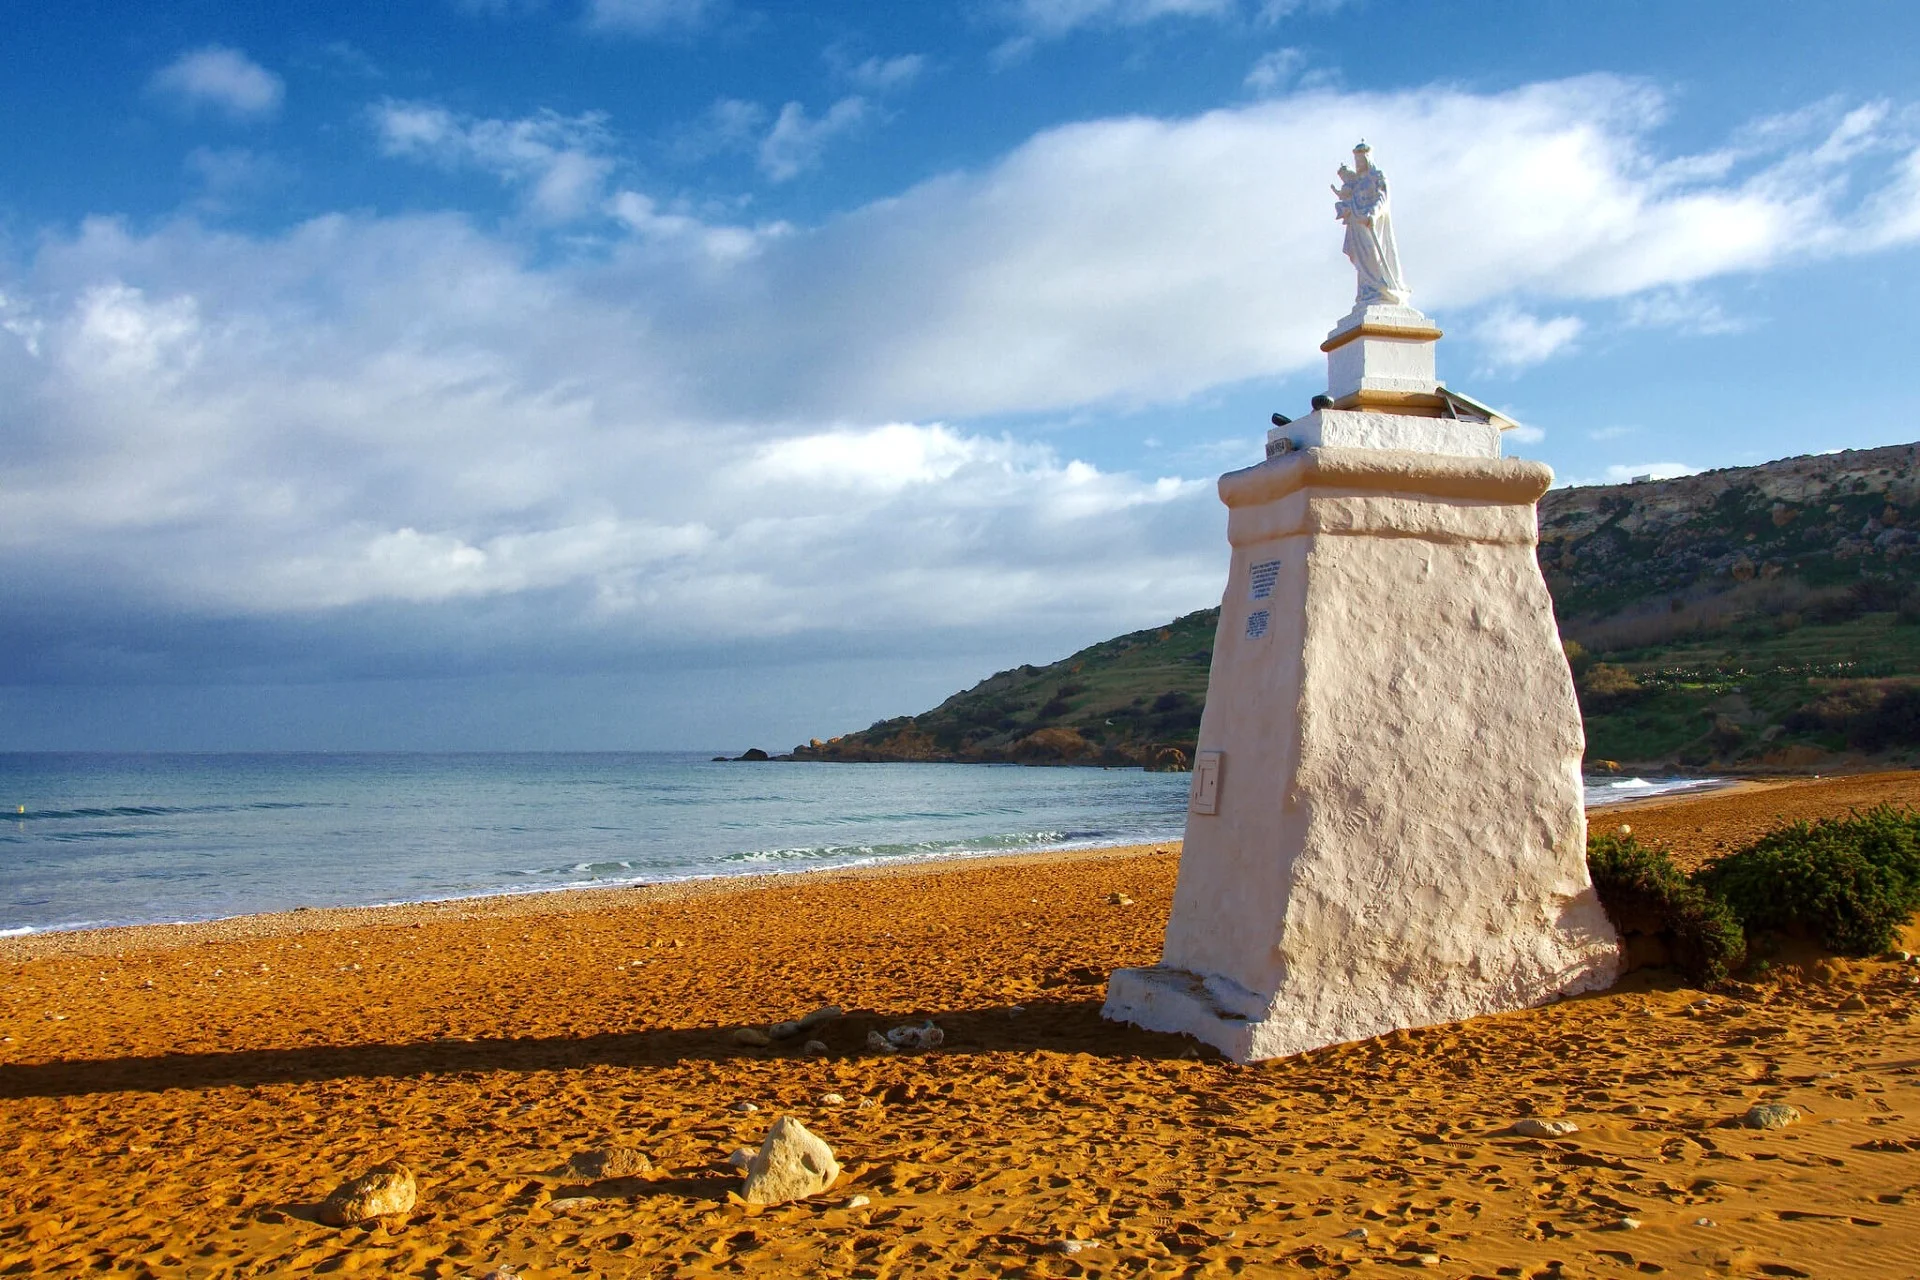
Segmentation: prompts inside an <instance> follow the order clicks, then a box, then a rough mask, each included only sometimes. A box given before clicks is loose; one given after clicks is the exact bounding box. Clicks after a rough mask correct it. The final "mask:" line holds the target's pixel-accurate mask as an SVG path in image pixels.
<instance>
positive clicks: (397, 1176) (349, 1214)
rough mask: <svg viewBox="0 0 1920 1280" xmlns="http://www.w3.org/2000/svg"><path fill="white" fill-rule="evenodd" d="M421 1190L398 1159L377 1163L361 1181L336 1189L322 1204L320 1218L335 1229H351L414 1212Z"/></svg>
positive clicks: (348, 1182)
mask: <svg viewBox="0 0 1920 1280" xmlns="http://www.w3.org/2000/svg"><path fill="white" fill-rule="evenodd" d="M418 1196H419V1190H418V1188H417V1187H416V1185H415V1183H414V1180H413V1173H412V1172H411V1171H410V1170H409V1169H408V1168H407V1166H405V1165H403V1164H401V1163H400V1162H399V1161H397V1160H389V1161H386V1162H385V1163H383V1164H377V1165H375V1166H373V1168H371V1169H369V1170H367V1171H366V1172H365V1173H363V1174H361V1175H360V1176H359V1177H357V1178H349V1179H347V1181H345V1182H343V1183H341V1184H340V1185H339V1186H338V1187H335V1188H334V1190H333V1193H332V1194H331V1195H329V1196H328V1197H327V1198H326V1199H325V1200H323V1201H321V1202H320V1208H319V1211H318V1214H317V1216H318V1217H319V1219H320V1221H322V1222H324V1223H326V1224H327V1225H329V1226H334V1227H351V1226H353V1225H355V1224H356V1223H361V1222H371V1221H372V1220H373V1219H375V1218H385V1217H390V1216H394V1215H397V1214H402V1213H409V1212H411V1211H412V1209H413V1206H414V1203H415V1201H416V1200H417V1199H418Z"/></svg>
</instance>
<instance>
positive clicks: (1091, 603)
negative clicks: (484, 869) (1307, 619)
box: [0, 0, 1920, 751]
mask: <svg viewBox="0 0 1920 1280" xmlns="http://www.w3.org/2000/svg"><path fill="white" fill-rule="evenodd" d="M4 22H5V24H6V28H7V31H6V45H7V48H8V63H9V67H8V74H7V75H6V76H5V77H0V118H4V119H5V121H6V122H7V125H6V128H4V129H0V750H195V751H228V750H233V751H246V750H575V749H578V750H599V749H639V750H651V749H681V748H685V749H709V748H711V749H716V750H717V749H730V750H739V749H743V748H745V747H747V746H750V745H753V746H762V747H766V748H768V749H774V750H778V749H782V748H785V747H788V746H791V745H792V744H794V743H796V742H801V741H804V740H805V739H807V738H809V737H813V736H820V737H826V736H830V735H832V734H836V733H842V732H846V731H848V730H851V729H857V728H862V727H864V726H866V725H867V724H869V723H870V722H872V721H874V720H876V719H879V718H882V717H887V716H893V715H900V714H906V713H911V712H914V711H917V710H921V709H924V708H925V707H928V706H931V705H933V704H935V703H937V702H939V701H940V700H941V699H942V698H944V697H945V696H946V695H947V694H949V693H951V692H953V691H955V690H957V689H959V688H963V687H965V686H968V685H971V684H972V683H973V682H975V681H976V680H978V679H980V678H982V677H984V676H986V675H988V674H991V673H992V672H994V671H996V670H1000V669H1003V668H1006V667H1010V666H1016V665H1019V664H1020V663H1023V662H1035V663H1040V662H1047V661H1051V660H1053V659H1056V658H1059V657H1061V656H1064V655H1065V654H1067V653H1069V652H1071V651H1072V650H1074V649H1076V648H1078V647H1081V646H1083V645H1085V644H1089V643H1092V642H1094V641H1097V640H1101V639H1104V638H1106V637H1108V636H1112V635H1115V634H1118V633H1121V632H1124V631H1128V630H1134V629H1138V628H1141V627H1146V626H1152V625H1155V624H1158V623H1160V622H1164V621H1166V620H1167V619H1169V618H1172V617H1174V616H1177V615H1179V614H1182V613H1186V612H1189V611H1191V610H1194V609H1199V608H1204V607H1207V606H1209V605H1212V604H1215V603H1217V602H1218V599H1219V594H1220V591H1221V587H1222V583H1223V581H1224V577H1225V569H1226V561H1227V553H1226V542H1225V518H1224V510H1223V508H1221V506H1220V504H1219V502H1218V499H1217V497H1216V496H1215V492H1214V482H1215V479H1216V478H1217V476H1218V475H1219V474H1220V473H1221V472H1223V471H1226V470H1231V469H1234V468H1237V467H1241V466H1246V465H1251V464H1253V463H1255V462H1257V461H1259V459H1260V457H1261V445H1262V441H1263V438H1264V432H1265V428H1266V425H1267V420H1268V415H1269V414H1271V413H1272V412H1274V411H1276V410H1278V411H1281V412H1284V413H1287V414H1289V415H1290V416H1297V415H1298V414H1300V413H1302V412H1304V411H1305V409H1306V404H1307V401H1308V399H1309V398H1310V397H1311V396H1312V395H1314V394H1315V393H1316V392H1318V391H1320V390H1322V389H1323V386H1324V379H1325V372H1324V357H1323V356H1322V355H1321V353H1320V352H1319V350H1318V344H1319V342H1320V341H1321V339H1322V338H1323V337H1324V336H1325V334H1326V332H1327V330H1328V329H1329V328H1330V327H1331V326H1332V324H1333V323H1334V321H1335V320H1337V319H1338V318H1339V317H1340V316H1342V315H1343V314H1345V312H1346V311H1347V310H1348V309H1349V307H1350V305H1351V302H1352V291H1353V288H1354V277H1353V271H1352V268H1351V266H1350V264H1349V263H1348V262H1347V261H1346V259H1345V258H1344V257H1342V256H1341V253H1340V242H1341V228H1340V227H1339V225H1338V224H1337V223H1336V222H1335V220H1334V217H1333V211H1332V200H1333V196H1332V194H1331V192H1330V191H1329V190H1328V187H1329V184H1330V183H1331V182H1332V181H1333V180H1334V170H1335V168H1336V167H1337V166H1338V165H1339V164H1340V163H1342V162H1343V161H1345V160H1347V159H1348V154H1347V153H1348V150H1349V148H1351V147H1352V145H1353V144H1354V142H1356V141H1357V140H1359V139H1361V138H1364V139H1365V140H1366V141H1367V142H1368V143H1369V144H1370V145H1371V146H1372V148H1373V158H1374V159H1375V161H1376V162H1377V163H1378V164H1379V165H1380V167H1381V168H1382V169H1383V170H1384V171H1385V172H1386V174H1387V176H1388V179H1389V181H1390V184H1391V189H1392V192H1393V208H1394V223H1395V229H1396V233H1397V235H1398V238H1399V246H1400V257H1401V262H1402V264H1403V267H1404V268H1405V272H1406V275H1407V277H1408V281H1409V283H1410V285H1411V287H1412V289H1413V295H1414V296H1413V302H1414V304H1415V305H1416V306H1419V307H1420V308H1421V309H1423V310H1424V311H1426V312H1427V314H1429V315H1430V316H1432V317H1433V318H1434V319H1435V320H1436V322H1437V323H1438V324H1439V325H1440V326H1441V327H1442V328H1443V329H1444V330H1445V331H1446V333H1447V337H1446V338H1445V339H1443V340H1442V342H1441V344H1440V347H1439V362H1440V369H1441V377H1442V379H1443V380H1444V381H1446V382H1447V383H1448V385H1450V386H1453V387H1456V388H1459V389H1461V390H1463V391H1466V392H1468V393H1469V394H1472V395H1474V396H1476V397H1477V398H1479V399H1481V400H1485V401H1488V402H1490V403H1492V404H1495V405H1497V406H1499V407H1500V408H1502V409H1503V410H1504V411H1506V412H1507V413H1509V414H1510V415H1511V416H1513V417H1514V418H1515V419H1516V420H1518V421H1519V422H1521V423H1522V424H1524V425H1523V426H1522V427H1521V428H1520V429H1518V430H1516V431H1513V432H1510V433H1508V437H1507V448H1508V452H1509V453H1514V454H1519V455H1522V456H1528V457H1535V458H1539V459H1541V460H1543V461H1546V462H1548V463H1550V464H1551V465H1552V466H1553V467H1554V469H1555V472H1556V474H1557V475H1558V477H1559V479H1560V482H1562V483H1573V484H1591V483H1607V482H1618V481H1620V480H1623V479H1625V478H1627V477H1629V476H1633V475H1639V474H1644V473H1653V474H1656V475H1677V474H1682V473H1684V472H1687V471H1691V470H1698V469H1703V468H1710V467H1725V466H1740V465H1746V464H1750V463H1755V462H1760V461H1765V460H1768V459H1772V458H1777V457H1783V456H1790V455H1793V454H1802V453H1810V452H1818V451H1821V450H1829V449H1840V448H1862V447H1871V446H1875V445H1882V444H1891V443H1897V442H1904V441H1909V440H1914V439H1916V438H1920V421H1917V420H1916V414H1915V412H1914V408H1913V400H1912V396H1911V393H1910V385H1909V384H1910V383H1911V381H1912V378H1913V370H1914V359H1913V355H1912V347H1913V341H1914V337H1915V333H1916V325H1915V321H1914V304H1913V303H1912V301H1911V299H1912V298H1913V297H1915V296H1916V294H1920V89H1916V88H1915V86H1916V85H1920V74H1916V73H1920V7H1917V6H1913V5H1911V4H1910V3H1891V2H1889V3H1844V2H1834V3H1823V4H1820V5H1809V4H1803V3H1790V2H1787V0H1771V2H1770V0H1729V2H1726V3H1720V2H1716V0H1695V2H1692V3H1688V4H1684V5H1676V4H1671V3H1665V2H1662V3H1640V2H1637V0H1612V2H1610V3H1607V4H1604V5H1596V4H1572V3H1566V4H1557V3H1556V4H1541V3H1537V2H1534V0H1524V2H1523V0H1513V2H1512V3H1504V2H1502V3H1493V2H1489V3H1480V4H1466V3H1462V4H1453V5H1432V4H1424V3H1416V2H1412V0H1408V2H1405V3H1396V2H1391V0H1347V2H1345V3H1340V2H1337V0H953V2H952V3H936V2H935V0H926V2H925V3H913V4H894V5H874V4H870V3H827V2H824V0H823V2H820V3H803V2H801V0H413V2H412V3H408V4H399V5H396V4H392V3H386V2H383V3H379V4H372V3H360V2H359V0H334V2H332V3H329V4H326V5H267V4H253V5H241V4H235V3H213V2H211V0H142V2H141V3H107V2H104V0H64V2H63V3H57V4H56V3H27V4H19V5H13V6H9V8H8V11H7V13H6V15H5V18H4Z"/></svg>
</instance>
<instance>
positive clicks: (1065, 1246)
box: [1054, 1240, 1098, 1258]
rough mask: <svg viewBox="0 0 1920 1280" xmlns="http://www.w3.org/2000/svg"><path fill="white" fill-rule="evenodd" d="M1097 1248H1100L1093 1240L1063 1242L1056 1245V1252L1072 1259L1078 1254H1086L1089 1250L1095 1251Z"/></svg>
mask: <svg viewBox="0 0 1920 1280" xmlns="http://www.w3.org/2000/svg"><path fill="white" fill-rule="evenodd" d="M1097 1247H1098V1246H1097V1245H1095V1244H1094V1242H1093V1241H1091V1240H1062V1241H1061V1242H1060V1243H1059V1244H1056V1245H1055V1246H1054V1248H1055V1249H1056V1250H1058V1251H1059V1252H1061V1253H1064V1254H1066V1255H1067V1256H1068V1257H1069V1258H1071V1257H1072V1256H1073V1255H1074V1254H1076V1253H1084V1252H1086V1251H1087V1250H1088V1249H1093V1248H1097Z"/></svg>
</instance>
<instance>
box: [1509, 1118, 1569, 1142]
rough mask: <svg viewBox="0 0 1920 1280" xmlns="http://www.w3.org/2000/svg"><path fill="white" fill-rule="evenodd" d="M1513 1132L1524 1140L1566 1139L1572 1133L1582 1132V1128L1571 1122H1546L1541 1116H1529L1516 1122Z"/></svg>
mask: <svg viewBox="0 0 1920 1280" xmlns="http://www.w3.org/2000/svg"><path fill="white" fill-rule="evenodd" d="M1512 1132H1514V1133H1517V1134H1519V1135H1520V1136H1521V1137H1523V1138H1564V1137H1566V1136H1567V1135H1568V1134H1570V1133H1578V1132H1580V1126H1579V1125H1577V1124H1575V1123H1574V1122H1573V1121H1571V1120H1545V1119H1542V1118H1541V1117H1539V1116H1528V1117H1527V1118H1526V1119H1524V1120H1520V1121H1516V1122H1515V1123H1514V1126H1513V1130H1512Z"/></svg>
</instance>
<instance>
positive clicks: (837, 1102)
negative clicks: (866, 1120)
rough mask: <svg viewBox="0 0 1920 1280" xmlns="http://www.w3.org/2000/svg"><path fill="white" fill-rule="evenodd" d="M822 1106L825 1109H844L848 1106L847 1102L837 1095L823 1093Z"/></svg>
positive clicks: (821, 1096) (821, 1097)
mask: <svg viewBox="0 0 1920 1280" xmlns="http://www.w3.org/2000/svg"><path fill="white" fill-rule="evenodd" d="M820 1105H821V1106H823V1107H844V1106H846V1105H847V1100H846V1099H845V1098H843V1097H841V1096H840V1095H839V1094H837V1093H823V1094H821V1095H820Z"/></svg>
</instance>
